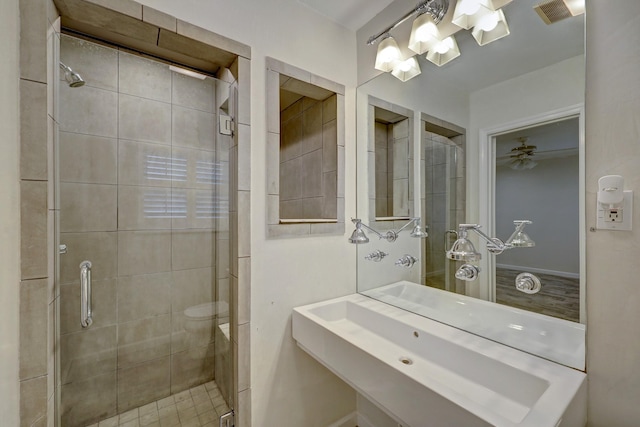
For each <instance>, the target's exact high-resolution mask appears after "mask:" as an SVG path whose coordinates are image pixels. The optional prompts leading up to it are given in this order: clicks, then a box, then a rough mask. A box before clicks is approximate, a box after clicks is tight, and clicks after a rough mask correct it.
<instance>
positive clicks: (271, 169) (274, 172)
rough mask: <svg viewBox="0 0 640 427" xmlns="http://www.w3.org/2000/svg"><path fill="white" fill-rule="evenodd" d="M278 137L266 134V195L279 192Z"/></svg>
mask: <svg viewBox="0 0 640 427" xmlns="http://www.w3.org/2000/svg"><path fill="white" fill-rule="evenodd" d="M279 169H280V135H279V134H277V133H268V134H267V194H270V195H273V194H278V193H279V192H280V179H279V176H280V174H279Z"/></svg>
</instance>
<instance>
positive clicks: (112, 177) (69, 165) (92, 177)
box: [59, 132, 118, 184]
mask: <svg viewBox="0 0 640 427" xmlns="http://www.w3.org/2000/svg"><path fill="white" fill-rule="evenodd" d="M59 147H60V154H59V155H60V181H61V182H82V183H90V184H116V183H117V178H118V177H117V160H118V145H117V141H116V140H115V139H113V138H103V137H100V136H92V135H83V134H78V133H69V132H60V134H59Z"/></svg>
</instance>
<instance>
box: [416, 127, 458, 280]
mask: <svg viewBox="0 0 640 427" xmlns="http://www.w3.org/2000/svg"><path fill="white" fill-rule="evenodd" d="M462 138H464V137H463V136H456V137H453V138H451V139H449V138H446V137H444V136H441V135H438V134H436V133H433V132H428V131H424V132H423V133H422V159H421V162H422V167H421V169H422V170H423V171H424V177H422V181H423V183H424V190H423V191H424V194H423V195H422V196H423V203H424V207H423V212H424V213H425V214H424V215H425V220H426V224H427V225H428V226H429V235H430V236H432V237H433V238H430V239H425V241H424V244H425V245H426V247H425V253H426V259H427V262H426V265H425V268H426V271H425V283H426V284H427V285H429V286H433V287H437V288H440V289H445V283H446V280H445V274H447V268H446V267H447V263H449V262H452V261H448V260H447V259H446V257H445V256H444V252H445V247H444V239H443V236H444V233H445V231H446V230H451V229H456V228H457V224H459V223H462V222H464V212H465V182H464V181H465V178H464V150H463V148H462V144H463V140H462ZM451 271H455V268H454V269H452V270H451ZM451 271H449V273H451ZM449 279H450V280H449V283H450V286H449V288H447V289H448V290H456V292H464V283H462V282H460V283H457V284H456V285H455V286H456V289H454V288H452V287H451V286H454V285H453V283H455V282H456V280H455V278H454V277H453V276H451V277H450V278H449ZM459 286H462V289H458V287H459Z"/></svg>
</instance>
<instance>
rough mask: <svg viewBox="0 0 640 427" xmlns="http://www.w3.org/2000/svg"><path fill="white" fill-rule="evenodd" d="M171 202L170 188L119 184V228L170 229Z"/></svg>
mask: <svg viewBox="0 0 640 427" xmlns="http://www.w3.org/2000/svg"><path fill="white" fill-rule="evenodd" d="M170 202H171V189H170V188H158V187H140V186H129V185H119V186H118V229H119V230H170V229H171V218H170V217H169V215H168V214H167V207H168V205H169V203H170Z"/></svg>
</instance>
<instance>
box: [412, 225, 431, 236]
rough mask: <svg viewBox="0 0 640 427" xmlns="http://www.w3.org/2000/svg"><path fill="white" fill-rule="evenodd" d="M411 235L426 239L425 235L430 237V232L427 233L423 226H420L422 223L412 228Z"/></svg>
mask: <svg viewBox="0 0 640 427" xmlns="http://www.w3.org/2000/svg"><path fill="white" fill-rule="evenodd" d="M410 236H411V237H416V238H418V239H424V238H425V237H429V233H427V232H426V231H424V230H423V229H422V227H420V224H419V223H418V224H416V226H415V227H413V230H411V234H410Z"/></svg>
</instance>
